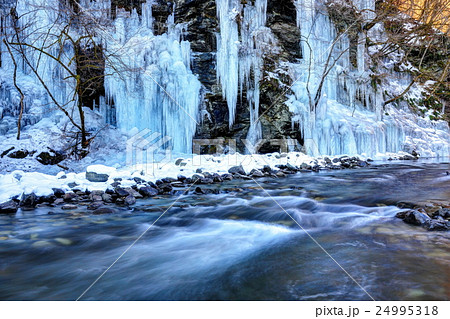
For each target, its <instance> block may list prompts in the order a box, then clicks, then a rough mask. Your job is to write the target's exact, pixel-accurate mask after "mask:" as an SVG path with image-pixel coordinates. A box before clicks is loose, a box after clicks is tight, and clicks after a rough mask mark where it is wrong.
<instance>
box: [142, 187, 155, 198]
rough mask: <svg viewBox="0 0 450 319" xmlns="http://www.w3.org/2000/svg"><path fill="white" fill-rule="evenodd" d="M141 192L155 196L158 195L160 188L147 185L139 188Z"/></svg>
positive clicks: (147, 195) (144, 194)
mask: <svg viewBox="0 0 450 319" xmlns="http://www.w3.org/2000/svg"><path fill="white" fill-rule="evenodd" d="M139 193H140V194H141V195H142V196H144V197H153V196H156V195H158V190H157V189H156V188H153V187H150V186H146V187H142V188H140V189H139Z"/></svg>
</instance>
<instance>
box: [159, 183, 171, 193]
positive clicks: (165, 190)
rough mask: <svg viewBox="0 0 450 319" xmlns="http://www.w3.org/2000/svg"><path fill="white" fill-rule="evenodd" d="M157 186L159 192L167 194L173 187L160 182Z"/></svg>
mask: <svg viewBox="0 0 450 319" xmlns="http://www.w3.org/2000/svg"><path fill="white" fill-rule="evenodd" d="M158 187H159V190H160V193H161V194H168V193H171V192H172V190H173V187H172V185H170V184H161V185H159V186H158Z"/></svg>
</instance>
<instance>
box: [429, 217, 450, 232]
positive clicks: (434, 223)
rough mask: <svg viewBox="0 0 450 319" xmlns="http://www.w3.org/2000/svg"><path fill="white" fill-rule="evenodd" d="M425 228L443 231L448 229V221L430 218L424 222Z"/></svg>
mask: <svg viewBox="0 0 450 319" xmlns="http://www.w3.org/2000/svg"><path fill="white" fill-rule="evenodd" d="M424 226H425V228H426V229H428V230H432V231H443V230H449V229H450V222H448V221H445V220H444V219H430V220H427V221H426V222H425V224H424Z"/></svg>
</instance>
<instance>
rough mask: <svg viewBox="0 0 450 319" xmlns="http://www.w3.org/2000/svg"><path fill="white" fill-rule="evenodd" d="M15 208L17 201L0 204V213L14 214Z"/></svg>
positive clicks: (16, 207)
mask: <svg viewBox="0 0 450 319" xmlns="http://www.w3.org/2000/svg"><path fill="white" fill-rule="evenodd" d="M17 209H18V206H17V203H16V202H14V201H12V200H10V201H7V202H5V203H2V204H0V214H15V213H16V212H17Z"/></svg>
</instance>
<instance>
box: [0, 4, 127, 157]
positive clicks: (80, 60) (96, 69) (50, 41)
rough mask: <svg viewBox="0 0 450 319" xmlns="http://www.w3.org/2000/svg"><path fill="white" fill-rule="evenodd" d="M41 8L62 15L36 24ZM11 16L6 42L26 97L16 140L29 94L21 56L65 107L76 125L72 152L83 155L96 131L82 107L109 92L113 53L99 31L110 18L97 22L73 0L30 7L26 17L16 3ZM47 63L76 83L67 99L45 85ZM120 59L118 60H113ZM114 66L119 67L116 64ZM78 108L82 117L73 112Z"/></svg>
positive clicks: (52, 97)
mask: <svg viewBox="0 0 450 319" xmlns="http://www.w3.org/2000/svg"><path fill="white" fill-rule="evenodd" d="M16 5H17V4H16ZM39 10H45V11H48V12H54V13H56V16H57V18H56V19H55V21H52V22H51V24H50V25H48V26H45V27H44V28H39V29H37V28H34V27H33V25H32V24H33V22H35V21H33V20H31V22H30V16H32V14H33V12H38V11H39ZM97 16H98V15H97ZM9 18H10V21H11V24H12V26H11V30H12V32H11V34H8V35H6V37H5V38H4V39H3V42H4V44H5V46H6V48H7V49H8V52H9V54H10V57H11V60H12V61H13V64H14V77H13V79H14V86H15V88H16V89H17V91H18V92H19V94H20V96H21V101H20V115H19V118H18V134H17V138H18V139H19V138H20V129H21V117H22V114H23V111H24V103H23V100H24V98H25V93H24V91H23V90H21V89H20V87H19V86H18V84H17V80H16V77H17V69H18V63H17V59H18V58H20V59H21V60H22V61H23V64H24V65H25V66H26V67H27V68H28V69H29V70H31V73H32V74H33V75H34V76H35V77H36V79H37V80H38V82H39V83H40V84H41V86H42V88H43V89H44V90H45V92H46V93H47V95H48V97H49V98H50V100H51V101H52V104H53V105H54V106H56V107H57V109H59V110H60V111H62V112H63V113H64V114H65V116H66V117H67V118H68V120H69V122H70V123H71V124H72V125H73V128H74V129H75V132H73V136H72V137H73V138H74V144H73V145H72V146H73V153H74V154H75V155H77V156H80V157H84V156H85V155H86V154H87V152H88V148H89V145H90V143H91V141H92V139H93V138H94V137H95V135H94V136H92V133H91V132H88V131H87V129H86V124H85V122H86V120H85V114H84V110H83V107H86V106H87V107H91V108H92V107H93V105H94V104H95V103H96V99H98V96H99V95H101V94H102V93H103V94H104V92H103V82H104V77H105V76H108V75H111V74H105V64H106V63H108V62H109V61H111V56H108V55H107V54H106V53H105V51H104V50H103V48H102V45H101V44H98V43H97V41H98V39H99V38H100V37H99V36H98V34H97V30H98V25H99V23H104V24H107V23H108V21H107V20H106V19H104V20H103V21H99V20H95V21H94V20H93V18H92V16H91V15H90V13H89V14H86V13H85V12H82V11H81V10H79V9H78V7H77V6H76V4H75V3H71V1H69V2H66V1H60V6H59V7H58V8H52V7H35V8H30V11H29V12H27V13H25V14H24V15H23V16H18V14H17V12H16V10H15V7H13V8H12V9H11V12H10V16H9ZM25 21H28V22H25ZM36 39H38V40H39V41H37V40H36ZM111 55H112V54H111ZM45 61H47V62H48V61H52V62H53V63H54V64H55V65H56V66H57V67H58V68H60V69H61V70H62V72H64V73H65V77H64V78H63V81H65V82H67V83H73V85H72V86H73V90H72V92H71V93H69V96H67V97H66V98H65V99H63V101H61V100H58V98H57V97H56V96H55V94H54V90H53V88H51V87H49V83H46V81H45V78H44V76H43V75H42V72H41V64H42V63H45ZM118 61H119V60H118V59H117V58H116V59H115V62H114V63H118ZM111 63H112V62H111ZM110 69H113V70H115V67H111V68H110ZM97 103H98V101H97ZM74 110H76V113H77V116H74V114H73V111H74Z"/></svg>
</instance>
